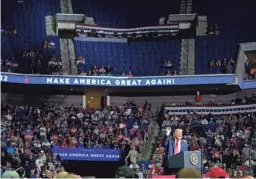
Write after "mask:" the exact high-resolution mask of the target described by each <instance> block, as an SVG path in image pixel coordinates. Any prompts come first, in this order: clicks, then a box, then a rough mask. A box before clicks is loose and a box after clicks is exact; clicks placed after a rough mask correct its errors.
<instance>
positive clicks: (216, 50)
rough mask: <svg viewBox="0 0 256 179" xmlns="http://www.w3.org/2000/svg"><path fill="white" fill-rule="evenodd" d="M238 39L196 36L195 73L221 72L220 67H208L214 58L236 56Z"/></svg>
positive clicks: (221, 58)
mask: <svg viewBox="0 0 256 179" xmlns="http://www.w3.org/2000/svg"><path fill="white" fill-rule="evenodd" d="M238 44H239V40H238V39H231V38H224V37H222V36H207V37H204V36H202V37H197V38H196V74H214V73H221V67H217V66H216V67H214V68H213V67H210V62H211V61H212V60H214V61H215V62H216V60H223V59H227V60H229V59H231V58H234V59H235V57H236V54H237V50H238Z"/></svg>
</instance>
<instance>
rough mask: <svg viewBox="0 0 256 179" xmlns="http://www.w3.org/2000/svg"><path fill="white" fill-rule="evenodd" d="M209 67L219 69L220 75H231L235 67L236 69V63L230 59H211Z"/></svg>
mask: <svg viewBox="0 0 256 179" xmlns="http://www.w3.org/2000/svg"><path fill="white" fill-rule="evenodd" d="M210 67H211V68H213V69H215V68H218V69H220V71H219V72H220V73H224V74H232V73H234V70H235V67H236V62H235V60H234V59H233V58H230V59H226V58H225V59H223V60H215V59H212V60H211V61H210Z"/></svg>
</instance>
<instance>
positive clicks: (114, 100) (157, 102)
mask: <svg viewBox="0 0 256 179" xmlns="http://www.w3.org/2000/svg"><path fill="white" fill-rule="evenodd" d="M253 93H256V89H253V90H246V91H241V92H239V93H233V94H229V95H216V96H215V95H204V96H203V103H205V104H208V102H209V101H217V100H222V101H223V102H224V103H227V104H229V103H230V101H231V100H232V99H235V98H236V95H239V96H240V97H244V96H251V95H252V94H253ZM194 97H195V96H191V95H184V96H154V97H152V96H145V97H117V96H111V97H110V103H111V104H123V103H124V102H126V101H127V100H129V101H131V100H134V101H135V102H136V103H137V104H144V102H145V101H146V100H147V101H148V102H150V103H151V104H152V109H153V110H155V109H156V108H157V107H159V106H161V104H162V103H171V102H175V103H176V104H177V105H184V104H185V103H186V102H187V101H189V100H191V101H194Z"/></svg>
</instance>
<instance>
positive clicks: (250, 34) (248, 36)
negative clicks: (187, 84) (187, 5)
mask: <svg viewBox="0 0 256 179" xmlns="http://www.w3.org/2000/svg"><path fill="white" fill-rule="evenodd" d="M255 6H256V1H253V0H248V1H246V3H240V2H238V1H232V0H226V1H221V0H209V1H204V0H197V1H193V12H195V13H198V14H199V15H207V19H208V25H214V24H217V25H218V26H219V27H220V35H218V36H213V37H198V38H197V39H196V73H197V74H201V73H203V74H205V73H219V69H218V68H217V69H213V68H208V66H209V61H210V60H212V59H213V58H215V59H216V60H223V59H224V58H227V59H228V58H234V59H235V58H236V56H237V52H238V47H239V43H243V42H252V41H255V40H256V33H255V32H256V25H255V22H254V21H255V17H256V12H255V10H254V7H255Z"/></svg>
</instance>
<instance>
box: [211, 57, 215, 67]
mask: <svg viewBox="0 0 256 179" xmlns="http://www.w3.org/2000/svg"><path fill="white" fill-rule="evenodd" d="M210 67H215V60H214V59H212V61H211V62H210Z"/></svg>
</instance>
